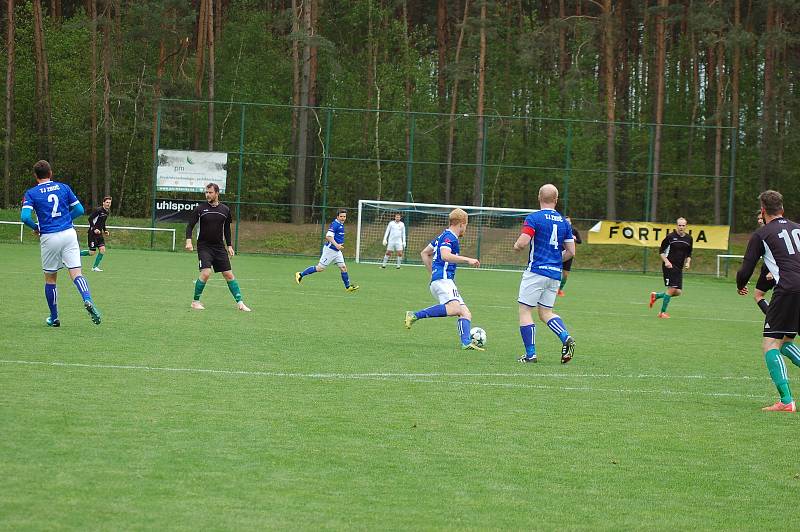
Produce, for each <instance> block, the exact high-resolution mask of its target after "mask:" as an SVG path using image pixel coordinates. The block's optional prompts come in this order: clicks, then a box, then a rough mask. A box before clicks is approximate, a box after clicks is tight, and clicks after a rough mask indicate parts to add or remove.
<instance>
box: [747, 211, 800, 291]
mask: <svg viewBox="0 0 800 532" xmlns="http://www.w3.org/2000/svg"><path fill="white" fill-rule="evenodd" d="M762 256H763V257H764V264H765V265H766V266H767V268H768V269H769V271H770V273H772V276H773V277H774V278H775V282H776V285H775V289H776V290H783V291H784V292H800V225H798V224H796V223H794V222H792V221H789V220H787V219H786V218H783V217H781V218H775V219H774V220H772V221H771V222H770V223H768V224H766V225H764V226H763V227H760V228H759V229H758V231H756V232H755V233H753V235H752V236H751V237H750V241H749V242H748V243H747V251H745V254H744V261H743V262H742V267H741V269H740V270H739V272H738V273H737V274H736V286H737V287H738V288H739V289H741V288H744V287H745V286H746V285H747V281H749V280H750V276H751V275H753V270H754V269H755V267H756V263H757V262H758V259H759V258H760V257H762Z"/></svg>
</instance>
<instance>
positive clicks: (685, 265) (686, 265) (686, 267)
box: [683, 257, 692, 270]
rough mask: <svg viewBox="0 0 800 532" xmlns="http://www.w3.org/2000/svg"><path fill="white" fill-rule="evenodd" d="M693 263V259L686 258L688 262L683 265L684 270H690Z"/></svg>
mask: <svg viewBox="0 0 800 532" xmlns="http://www.w3.org/2000/svg"><path fill="white" fill-rule="evenodd" d="M691 263H692V257H686V262H684V263H683V269H684V270H688V269H689V266H690V265H691Z"/></svg>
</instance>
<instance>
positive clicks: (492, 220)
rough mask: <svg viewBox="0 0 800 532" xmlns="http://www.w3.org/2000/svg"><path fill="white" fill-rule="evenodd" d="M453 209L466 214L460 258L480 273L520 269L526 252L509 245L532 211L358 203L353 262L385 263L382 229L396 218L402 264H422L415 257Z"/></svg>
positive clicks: (413, 204) (444, 226)
mask: <svg viewBox="0 0 800 532" xmlns="http://www.w3.org/2000/svg"><path fill="white" fill-rule="evenodd" d="M456 208H459V209H464V210H465V211H466V212H467V214H468V215H469V224H468V225H467V231H466V233H465V234H464V236H463V237H461V239H460V243H461V253H460V254H461V255H466V256H468V257H475V258H477V259H478V260H480V261H481V268H482V269H484V268H487V269H492V270H514V271H521V270H522V269H524V267H525V265H526V263H527V260H528V256H527V254H526V253H525V252H522V253H520V252H515V251H514V249H513V245H514V242H515V241H516V240H517V237H518V236H519V234H520V228H521V227H522V222H523V221H524V220H525V217H526V216H527V215H528V214H530V213H531V212H533V210H521V209H503V208H498V207H475V206H466V205H442V204H435V203H404V202H398V201H377V200H359V202H358V235H357V237H356V262H363V263H379V262H382V261H383V256H384V254H385V252H386V246H384V245H383V235H384V233H385V231H386V226H387V224H388V223H389V222H390V221H392V220H394V215H395V214H396V213H400V215H401V216H402V220H403V223H405V226H406V250H405V253H404V255H405V257H404V259H403V263H404V264H422V261H421V260H420V256H419V252H420V251H422V249H423V248H424V247H425V246H427V245H428V244H429V243H430V241H431V240H433V239H434V238H436V237H437V236H439V234H441V232H442V231H444V230H445V229H446V228H447V226H448V225H449V221H448V220H449V218H448V215H449V214H450V211H452V210H453V209H456Z"/></svg>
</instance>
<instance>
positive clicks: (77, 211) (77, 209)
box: [69, 194, 83, 220]
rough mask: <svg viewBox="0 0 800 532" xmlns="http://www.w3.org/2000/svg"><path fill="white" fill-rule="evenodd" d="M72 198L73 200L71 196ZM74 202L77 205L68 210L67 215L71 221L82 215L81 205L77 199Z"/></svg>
mask: <svg viewBox="0 0 800 532" xmlns="http://www.w3.org/2000/svg"><path fill="white" fill-rule="evenodd" d="M72 197H73V198H75V195H74V194H73V195H72ZM75 201H77V203H76V204H75V205H73V206H71V207H70V208H69V215H70V217H71V218H72V219H73V220H74V219H75V218H78V217H80V216H82V215H83V205H81V202H80V201H78V198H75Z"/></svg>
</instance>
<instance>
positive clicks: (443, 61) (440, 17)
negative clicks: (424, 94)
mask: <svg viewBox="0 0 800 532" xmlns="http://www.w3.org/2000/svg"><path fill="white" fill-rule="evenodd" d="M447 37H448V34H447V1H446V0H438V2H437V4H436V49H437V51H438V61H439V62H438V65H437V68H436V104H437V107H438V110H439V113H440V114H441V115H442V116H441V117H440V120H441V126H444V125H445V121H446V118H445V116H444V114H445V112H446V111H447V76H446V72H447V50H448V38H447ZM437 139H438V142H439V160H442V159H444V158H445V154H446V153H447V138H446V137H445V136H444V135H437ZM438 171H439V183H440V186H441V187H442V188H443V189H444V188H446V185H447V181H446V180H447V168H446V167H445V166H443V165H438Z"/></svg>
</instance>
